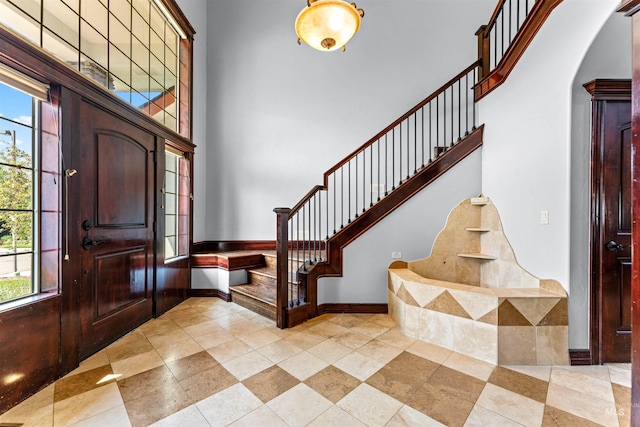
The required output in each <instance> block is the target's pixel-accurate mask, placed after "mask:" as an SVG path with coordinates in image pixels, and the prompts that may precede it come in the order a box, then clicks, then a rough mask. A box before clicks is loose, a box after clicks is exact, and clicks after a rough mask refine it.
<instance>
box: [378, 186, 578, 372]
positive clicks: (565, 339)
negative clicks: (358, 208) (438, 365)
mask: <svg viewBox="0 0 640 427" xmlns="http://www.w3.org/2000/svg"><path fill="white" fill-rule="evenodd" d="M469 226H471V227H469ZM567 307H568V305H567V293H566V291H565V289H564V288H563V287H562V285H560V283H558V282H557V281H555V280H541V279H538V278H537V277H535V276H533V275H531V274H530V273H528V272H527V271H526V270H525V269H523V268H522V267H521V266H520V265H519V264H518V263H517V261H516V256H515V254H514V252H513V249H512V248H511V245H510V244H509V241H508V240H507V238H506V236H505V235H504V231H503V228H502V223H501V221H500V216H499V214H498V210H497V209H496V207H495V205H493V203H492V202H491V200H490V199H489V198H488V197H485V196H483V195H480V196H479V197H473V198H471V199H466V200H464V201H463V202H462V203H460V204H459V205H458V206H457V207H455V208H454V209H453V210H452V211H451V213H450V214H449V217H448V218H447V223H446V225H445V228H444V229H443V230H442V231H441V232H440V234H438V237H437V238H436V240H435V242H434V244H433V248H432V250H431V255H430V256H429V257H427V258H424V259H420V260H417V261H410V262H405V261H395V262H394V263H392V264H391V265H390V266H389V314H391V316H392V317H393V318H394V320H395V321H396V323H397V324H398V325H399V327H400V329H401V330H402V331H403V332H404V333H405V334H406V335H408V336H411V337H413V338H416V339H419V340H421V341H424V342H428V343H431V344H435V345H438V346H440V347H444V348H447V349H450V350H454V351H456V352H458V353H462V354H466V355H468V356H471V357H474V358H476V359H480V360H485V361H487V362H491V363H494V364H500V365H563V364H568V363H569V350H568V346H569V327H568V308H567Z"/></svg>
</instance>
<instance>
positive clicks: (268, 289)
mask: <svg viewBox="0 0 640 427" xmlns="http://www.w3.org/2000/svg"><path fill="white" fill-rule="evenodd" d="M229 290H230V291H232V292H233V291H235V292H239V293H241V294H243V295H246V296H248V297H251V298H254V299H257V300H260V301H262V302H265V303H267V304H269V305H273V306H275V305H276V288H275V286H274V287H272V286H263V285H257V284H252V283H246V284H243V285H234V286H230V287H229Z"/></svg>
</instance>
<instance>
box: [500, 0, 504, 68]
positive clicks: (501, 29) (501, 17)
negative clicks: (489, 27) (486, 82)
mask: <svg viewBox="0 0 640 427" xmlns="http://www.w3.org/2000/svg"><path fill="white" fill-rule="evenodd" d="M500 20H501V21H502V22H501V24H500V32H501V35H500V41H501V42H502V55H501V56H500V59H502V57H503V56H504V7H503V8H502V10H501V11H500Z"/></svg>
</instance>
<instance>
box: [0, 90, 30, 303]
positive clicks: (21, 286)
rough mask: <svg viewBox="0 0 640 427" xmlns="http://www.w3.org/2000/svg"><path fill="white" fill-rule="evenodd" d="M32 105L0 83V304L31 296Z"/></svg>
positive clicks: (19, 93)
mask: <svg viewBox="0 0 640 427" xmlns="http://www.w3.org/2000/svg"><path fill="white" fill-rule="evenodd" d="M36 105H37V101H36V100H35V99H34V98H32V97H31V96H29V95H27V94H25V93H23V92H20V91H18V90H16V89H13V88H11V87H9V86H7V85H4V84H2V83H0V302H2V301H8V300H12V299H16V298H20V297H23V296H26V295H31V294H33V293H35V292H36V289H35V285H34V283H36V280H35V278H34V268H33V266H34V264H35V261H36V260H35V258H36V253H37V251H36V248H35V245H36V242H37V240H36V239H35V236H34V230H36V226H35V224H34V221H35V211H36V206H35V202H34V201H35V200H37V197H35V195H36V194H35V193H36V190H37V186H36V182H37V181H36V180H35V179H34V165H35V164H36V163H35V160H36V159H35V157H36V154H37V150H35V149H34V147H35V146H36V141H35V139H36V136H35V135H36V134H37V132H36V129H35V123H36V114H35V111H36Z"/></svg>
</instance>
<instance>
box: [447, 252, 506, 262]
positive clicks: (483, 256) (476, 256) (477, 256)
mask: <svg viewBox="0 0 640 427" xmlns="http://www.w3.org/2000/svg"><path fill="white" fill-rule="evenodd" d="M457 255H458V256H459V257H462V258H474V259H482V260H485V261H493V260H496V259H498V258H497V257H494V256H493V255H487V254H481V253H478V252H477V253H466V254H457Z"/></svg>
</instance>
